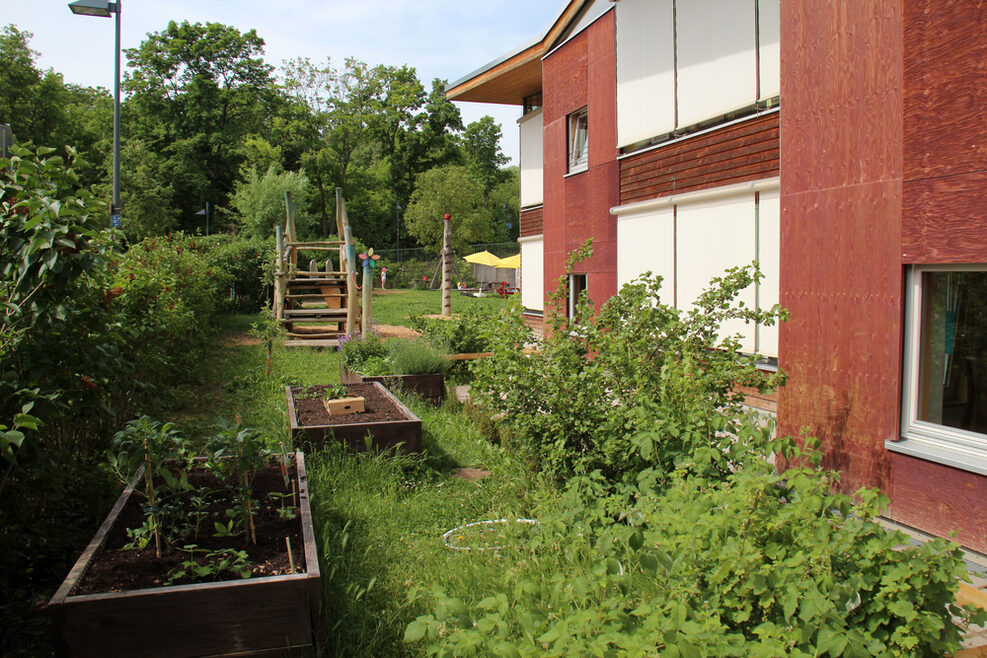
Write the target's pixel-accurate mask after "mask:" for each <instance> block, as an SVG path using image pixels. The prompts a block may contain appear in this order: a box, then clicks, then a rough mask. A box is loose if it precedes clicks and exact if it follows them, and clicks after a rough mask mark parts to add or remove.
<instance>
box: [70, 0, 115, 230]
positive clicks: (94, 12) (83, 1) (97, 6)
mask: <svg viewBox="0 0 987 658" xmlns="http://www.w3.org/2000/svg"><path fill="white" fill-rule="evenodd" d="M122 5H123V0H117V1H116V2H107V1H106V0H75V2H70V3H69V9H71V10H72V13H73V14H79V15H82V16H99V17H101V18H109V17H110V16H111V15H115V16H116V45H115V47H114V50H113V57H114V66H113V73H114V79H113V203H112V204H111V205H110V226H112V227H113V228H121V226H122V225H123V222H122V221H121V219H120V212H121V210H122V205H121V203H120V13H121V12H122V10H123V6H122Z"/></svg>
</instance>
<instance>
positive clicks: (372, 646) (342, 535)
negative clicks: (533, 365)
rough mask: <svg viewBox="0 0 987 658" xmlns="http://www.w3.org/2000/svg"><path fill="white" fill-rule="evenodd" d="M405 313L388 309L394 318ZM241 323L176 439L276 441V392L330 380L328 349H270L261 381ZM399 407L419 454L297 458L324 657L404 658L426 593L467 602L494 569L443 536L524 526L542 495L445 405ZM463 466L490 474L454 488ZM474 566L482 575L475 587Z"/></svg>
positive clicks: (236, 322)
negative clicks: (215, 434) (310, 530)
mask: <svg viewBox="0 0 987 658" xmlns="http://www.w3.org/2000/svg"><path fill="white" fill-rule="evenodd" d="M412 292H419V293H420V292H423V291H412ZM401 294H402V293H396V294H395V295H394V297H395V298H397V299H396V301H399V300H400V295H401ZM404 308H406V306H405V305H403V304H400V303H397V304H395V305H394V307H393V310H394V312H395V314H396V313H397V311H398V310H399V309H404ZM252 319H255V318H252V317H251V316H231V317H229V318H227V319H226V320H225V325H224V334H223V338H222V339H220V340H219V341H218V342H217V343H216V349H215V350H214V352H213V354H212V355H211V356H210V358H209V359H208V360H207V361H206V362H205V363H203V365H202V367H203V371H204V372H205V373H207V375H206V381H205V382H204V383H203V384H202V385H201V386H197V387H196V388H194V389H192V390H190V391H189V394H188V396H186V399H187V400H190V401H194V404H189V405H188V406H187V407H186V408H184V409H180V410H175V411H174V416H176V418H175V419H176V420H179V422H180V424H181V425H182V427H183V429H184V430H185V431H186V433H188V434H195V433H201V434H202V435H203V436H205V435H206V434H207V432H209V431H211V429H212V427H213V425H214V422H215V419H216V417H218V416H222V417H225V418H228V419H232V418H234V417H235V416H236V415H237V414H239V415H240V416H241V418H242V421H243V423H244V424H247V425H250V426H253V427H257V428H259V429H261V430H262V431H264V433H265V434H267V435H268V436H270V437H274V438H278V437H280V438H282V439H286V438H287V436H288V424H287V415H286V414H287V409H286V403H285V397H284V386H285V385H312V384H329V383H335V382H338V381H339V355H338V352H337V351H336V350H334V349H331V348H329V349H320V348H308V347H302V348H289V349H286V348H284V347H280V346H278V347H276V348H275V351H274V358H273V362H272V371H271V376H270V377H265V376H264V359H265V354H264V348H263V347H262V346H260V345H255V344H251V342H250V341H246V340H244V338H245V336H244V330H245V327H249V325H250V321H251V320H252ZM401 396H402V399H403V400H404V401H405V402H406V404H408V406H409V407H410V408H411V409H412V410H413V411H414V412H415V413H416V414H417V415H418V416H419V417H420V418H421V419H422V424H423V432H422V434H423V436H422V439H423V448H424V449H423V452H422V454H421V455H416V456H397V457H385V456H376V457H374V456H366V455H364V456H355V455H352V454H348V453H345V452H343V451H342V450H340V449H337V448H335V447H333V446H327V447H326V448H324V449H321V450H319V451H316V452H314V453H312V454H307V455H306V465H307V469H308V473H309V489H310V495H311V500H312V505H313V513H314V517H315V528H316V533H317V540H318V545H319V552H320V566H321V569H322V576H323V613H324V617H325V622H326V627H327V628H328V629H329V633H328V637H327V640H326V646H325V647H324V648H323V655H352V656H402V655H414V654H415V653H416V650H417V649H418V648H417V647H412V646H409V645H406V644H404V643H403V642H402V638H403V635H404V631H405V627H406V626H407V624H408V623H409V622H411V621H413V620H414V619H415V618H416V617H417V616H418V615H421V614H425V613H426V612H427V608H426V605H425V604H426V601H425V595H426V594H427V593H428V592H429V591H430V590H431V589H432V588H434V587H442V588H443V590H444V591H449V592H460V593H461V595H463V596H464V597H469V596H470V595H471V594H472V595H477V594H479V593H480V592H479V589H478V588H479V587H480V583H482V582H484V581H488V580H489V573H490V572H491V571H494V572H496V571H497V570H499V569H500V568H501V567H500V566H498V562H497V561H498V560H501V559H502V558H499V557H497V556H495V555H490V554H485V553H474V554H472V555H471V554H469V553H465V552H460V551H452V550H449V549H448V548H446V547H445V546H444V545H443V541H442V535H443V533H444V532H445V531H447V530H449V529H451V528H454V527H457V526H459V525H462V524H464V523H469V522H471V521H477V520H485V519H496V518H506V517H512V516H526V515H528V514H530V513H531V510H532V509H533V507H534V506H535V504H536V503H537V502H538V499H539V498H542V497H544V496H547V495H551V493H550V489H548V488H543V487H541V486H540V485H539V484H538V483H536V482H533V481H532V480H531V476H530V475H529V474H528V473H527V472H526V471H525V470H524V469H523V468H521V467H520V466H519V465H518V463H517V462H516V461H514V460H513V459H512V458H511V457H510V456H509V455H508V454H505V453H504V452H503V451H502V450H501V448H500V447H499V446H496V445H494V444H492V443H490V442H489V441H488V440H487V439H486V438H484V436H483V435H482V434H481V432H480V431H479V430H478V429H477V427H476V424H475V423H474V422H473V420H472V419H470V418H469V417H467V416H466V415H465V414H464V412H463V410H462V408H461V406H460V405H459V404H458V403H457V402H456V401H455V400H449V401H447V402H446V404H445V405H443V406H442V407H441V408H435V407H433V406H431V405H429V404H428V403H424V402H422V401H421V400H419V399H416V398H415V397H414V396H411V395H404V394H401ZM466 467H478V468H483V469H486V470H488V471H490V472H491V474H490V475H489V476H488V477H486V478H483V479H481V480H479V481H468V480H464V479H460V478H458V477H453V473H455V472H457V471H458V470H459V469H462V468H466ZM488 563H489V564H488ZM484 564H487V565H488V566H487V567H484V569H483V571H485V572H486V573H487V574H488V575H487V576H485V577H484V578H482V579H480V578H479V576H480V574H481V571H477V569H478V568H479V567H480V566H481V565H484ZM474 589H475V590H476V591H473V590H474Z"/></svg>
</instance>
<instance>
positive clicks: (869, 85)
mask: <svg viewBox="0 0 987 658" xmlns="http://www.w3.org/2000/svg"><path fill="white" fill-rule="evenodd" d="M781 13H782V17H781V20H782V23H781V34H782V56H781V58H782V83H781V84H782V105H783V110H782V121H783V122H784V124H785V125H784V128H783V131H784V132H785V133H786V134H785V135H783V137H782V139H783V141H784V140H787V143H788V148H787V149H786V148H785V146H784V145H783V148H782V160H783V161H784V162H785V163H786V164H785V174H784V176H785V179H784V180H783V187H787V188H788V189H790V190H793V191H795V190H806V189H827V188H837V187H840V186H842V185H844V184H847V183H849V184H856V183H863V182H867V181H874V180H886V179H889V178H895V177H900V175H901V142H902V137H901V133H902V119H901V115H902V109H901V107H902V106H901V75H902V73H901V72H902V62H901V53H902V45H901V29H902V27H901V26H902V24H901V3H900V2H893V1H891V0H872V1H868V2H846V1H844V2H813V3H788V4H787V5H786V3H782V8H781ZM789 153H790V154H791V157H792V160H790V161H789V160H787V155H788V154H789Z"/></svg>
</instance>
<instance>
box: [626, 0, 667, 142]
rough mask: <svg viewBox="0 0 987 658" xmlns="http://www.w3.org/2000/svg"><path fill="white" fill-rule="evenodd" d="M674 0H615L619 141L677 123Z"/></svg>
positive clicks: (663, 130)
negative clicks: (673, 22) (616, 0)
mask: <svg viewBox="0 0 987 658" xmlns="http://www.w3.org/2000/svg"><path fill="white" fill-rule="evenodd" d="M672 37H673V33H672V2H671V0H621V1H620V2H619V3H617V107H618V111H617V146H618V147H621V146H628V145H630V144H633V143H635V142H639V141H642V140H645V139H648V138H650V137H654V136H655V135H660V134H663V133H667V132H670V131H672V130H673V129H674V128H675V93H674V84H675V74H674V71H673V65H674V50H673V41H672Z"/></svg>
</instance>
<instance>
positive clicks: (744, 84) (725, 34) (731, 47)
mask: <svg viewBox="0 0 987 658" xmlns="http://www.w3.org/2000/svg"><path fill="white" fill-rule="evenodd" d="M620 4H623V2H621V3H620ZM676 31H677V41H676V42H677V44H678V106H679V126H688V125H691V124H694V123H697V122H699V121H702V120H703V119H708V118H711V117H714V116H717V115H720V114H723V113H725V112H728V111H730V110H733V109H735V108H738V107H741V106H744V105H749V104H751V103H753V102H754V100H755V98H754V94H755V87H756V81H755V79H754V72H755V69H756V58H755V54H754V51H755V39H754V7H753V4H752V3H751V2H749V0H688V1H687V2H679V3H677V4H676Z"/></svg>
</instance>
